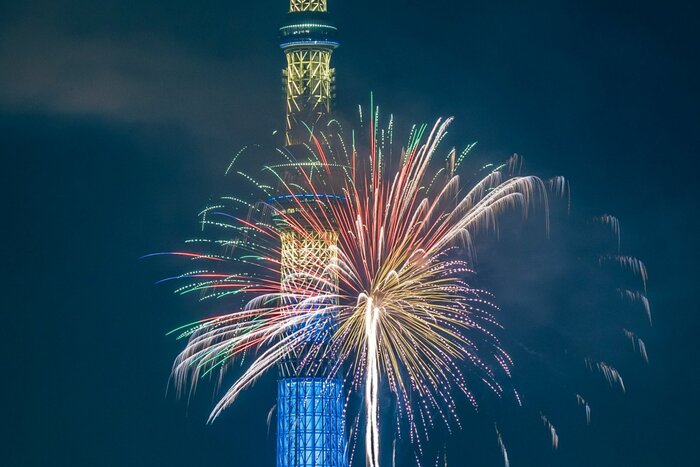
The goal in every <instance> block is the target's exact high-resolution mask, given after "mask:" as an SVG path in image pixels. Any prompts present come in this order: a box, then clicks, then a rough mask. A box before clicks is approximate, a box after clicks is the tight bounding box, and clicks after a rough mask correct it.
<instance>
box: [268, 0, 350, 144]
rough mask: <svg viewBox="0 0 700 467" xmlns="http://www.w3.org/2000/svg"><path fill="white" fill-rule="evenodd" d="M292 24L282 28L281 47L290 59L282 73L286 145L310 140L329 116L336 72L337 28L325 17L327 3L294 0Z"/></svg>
mask: <svg viewBox="0 0 700 467" xmlns="http://www.w3.org/2000/svg"><path fill="white" fill-rule="evenodd" d="M289 11H290V12H289V15H288V17H289V21H288V22H287V23H286V24H285V25H284V26H282V27H281V28H280V34H281V40H282V42H281V44H280V46H281V47H282V49H283V50H284V52H285V55H286V57H287V67H286V68H285V69H284V71H283V81H284V86H285V95H286V114H287V121H286V132H285V134H286V144H287V145H288V146H291V145H294V144H299V143H303V142H304V141H307V140H308V139H309V131H308V129H307V127H313V126H314V125H315V124H316V123H317V122H318V121H319V120H320V119H322V118H323V117H324V116H327V115H329V114H330V112H331V110H332V103H333V97H334V96H333V93H334V84H335V70H334V69H333V68H332V67H331V56H332V55H333V50H335V49H336V48H337V47H338V45H339V44H338V42H337V40H336V37H335V36H336V33H337V28H336V27H335V25H333V24H332V23H331V22H329V21H328V19H327V18H326V12H327V3H326V1H325V0H291V1H290V8H289Z"/></svg>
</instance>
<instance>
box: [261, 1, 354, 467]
mask: <svg viewBox="0 0 700 467" xmlns="http://www.w3.org/2000/svg"><path fill="white" fill-rule="evenodd" d="M327 12H328V4H327V0H290V4H289V14H288V21H287V22H286V23H285V24H284V25H283V26H282V27H281V28H280V32H281V44H280V46H281V48H282V50H283V51H284V53H285V56H286V58H287V67H286V69H285V70H284V73H283V76H284V83H285V93H286V131H285V143H286V145H287V146H289V147H290V150H293V149H294V148H293V146H295V145H297V144H300V143H303V142H305V141H308V140H309V136H310V130H311V129H312V128H313V127H314V125H316V124H318V123H319V122H321V121H323V119H325V118H327V117H328V116H329V115H330V113H331V111H332V103H333V98H334V81H335V70H334V69H333V68H332V67H331V56H332V54H333V51H334V50H335V49H336V48H337V47H338V45H339V44H338V42H337V40H336V38H335V37H336V32H337V29H336V27H335V26H334V25H333V24H332V23H331V22H329V21H328V19H327ZM271 202H272V204H273V205H275V206H276V207H277V209H278V210H279V211H284V212H285V214H286V215H287V216H290V215H291V216H293V213H294V211H295V210H296V209H297V207H298V205H299V203H308V205H309V206H310V209H325V208H326V207H327V204H328V203H331V202H343V199H342V198H341V197H338V196H334V195H332V194H325V195H312V196H310V195H304V194H298V195H285V196H281V197H278V198H274V199H272V200H271ZM324 206H325V207H324ZM297 220H298V221H301V220H300V219H297ZM281 232H282V233H281V235H280V241H281V258H280V260H281V274H282V284H283V288H288V290H290V291H291V290H295V291H300V290H309V291H316V292H317V293H318V292H319V282H318V281H315V280H314V279H313V278H314V277H318V276H319V275H321V274H325V272H324V271H326V270H328V268H327V266H328V265H329V264H330V263H332V262H333V261H335V260H336V259H337V250H336V249H335V246H336V245H337V243H338V233H337V229H335V227H334V226H333V225H331V223H329V224H328V225H326V226H325V227H324V228H323V229H319V228H318V226H316V228H315V229H311V228H310V227H309V228H308V230H305V229H301V231H300V229H298V228H295V229H292V228H284V226H282V228H281ZM324 279H325V280H324V281H322V282H323V284H324V285H323V286H322V287H325V288H326V291H327V292H333V290H327V289H328V288H329V287H330V288H333V287H335V288H336V290H337V280H334V278H332V277H330V278H329V277H325V278H324ZM329 284H330V285H329ZM334 284H335V285H334ZM321 292H323V291H321ZM326 305H329V306H326ZM315 306H317V307H319V308H321V309H323V308H326V309H332V303H330V304H325V305H324V304H323V303H321V304H317V305H315ZM307 311H309V310H307ZM310 311H312V313H310V316H312V318H311V319H310V320H309V322H306V323H304V324H303V326H304V331H305V336H306V337H305V340H306V342H305V349H304V351H303V352H301V354H300V355H290V357H289V359H288V360H287V361H286V362H284V364H283V365H282V366H281V377H280V379H279V381H278V392H277V467H347V466H348V455H347V440H346V435H345V404H344V401H345V398H344V395H343V381H342V379H341V378H340V377H339V376H335V375H336V372H334V371H333V370H332V368H333V362H324V361H322V359H320V358H316V357H318V356H320V355H323V349H324V348H325V347H326V346H328V345H329V342H330V338H331V336H332V333H333V331H334V329H335V326H336V323H335V319H334V317H333V315H332V314H329V313H327V312H322V310H319V313H318V315H316V314H315V313H314V312H313V311H314V310H310ZM310 356H311V357H310ZM336 370H337V369H336Z"/></svg>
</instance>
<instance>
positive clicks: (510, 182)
mask: <svg viewBox="0 0 700 467" xmlns="http://www.w3.org/2000/svg"><path fill="white" fill-rule="evenodd" d="M378 122H379V117H378V111H376V112H374V113H373V114H372V115H371V118H370V122H369V125H368V126H369V128H368V132H369V144H368V145H367V149H366V150H362V149H360V148H359V145H357V144H356V136H355V134H354V132H353V133H351V134H350V135H349V136H350V137H349V138H348V137H344V133H343V131H342V129H340V128H339V125H338V127H337V128H333V130H332V131H330V132H329V133H328V134H324V133H319V134H317V135H311V137H310V139H309V144H308V145H307V146H306V147H305V148H304V150H303V151H295V152H294V153H291V152H289V151H287V150H285V149H281V150H277V155H278V156H279V158H280V162H279V163H276V164H269V165H266V166H264V167H263V168H262V171H261V173H262V175H261V176H251V175H249V174H248V173H244V172H242V171H238V170H237V169H236V167H237V161H238V159H239V158H240V156H242V155H244V154H245V152H242V153H240V154H239V155H238V156H237V157H236V159H234V161H233V162H232V163H231V166H230V167H229V169H228V171H227V173H229V174H236V175H237V176H239V177H240V179H241V180H242V182H243V183H246V184H248V185H250V186H252V187H254V189H255V190H257V191H258V192H259V193H260V197H259V199H257V200H251V201H249V200H245V199H241V198H238V197H223V198H221V199H220V200H219V202H217V203H216V204H214V205H212V206H210V207H208V208H207V209H205V210H204V211H202V213H201V221H202V225H203V227H205V228H207V231H210V230H211V229H212V228H213V229H215V230H214V231H216V232H219V234H220V235H221V236H220V237H218V238H205V239H194V240H191V241H190V242H189V243H190V244H192V245H193V249H194V250H195V251H185V252H175V253H170V254H173V255H179V256H183V257H188V258H190V260H191V261H192V262H193V264H196V265H197V266H196V267H195V268H193V270H192V271H190V272H187V273H185V274H182V275H180V276H177V277H174V278H170V279H166V280H177V281H182V282H183V284H182V285H181V286H180V287H179V288H177V290H176V291H177V292H178V293H180V294H197V295H198V296H199V297H200V298H201V299H223V298H225V297H232V296H236V297H240V298H241V302H242V303H243V304H242V306H240V307H237V308H236V309H233V310H231V311H229V312H225V313H222V314H220V315H217V316H215V317H211V318H208V319H205V320H202V321H197V322H195V323H192V324H189V325H186V326H183V327H181V328H178V329H177V330H175V331H173V333H174V334H175V335H177V337H178V338H180V339H187V345H186V347H185V349H184V350H183V351H182V353H181V354H180V355H179V356H178V357H177V359H176V360H175V363H174V366H173V378H174V382H175V386H176V388H177V391H178V394H184V393H185V392H187V391H191V390H194V389H195V388H196V385H197V382H198V381H199V380H200V379H201V378H203V377H207V376H216V377H218V380H219V382H221V381H222V377H223V375H224V373H225V372H226V370H227V369H229V368H230V367H231V365H232V363H234V362H235V361H237V360H239V359H242V357H243V356H244V355H247V356H248V359H247V360H246V361H248V362H249V363H247V365H246V366H245V369H244V370H243V372H242V374H240V375H238V377H237V378H236V379H235V381H234V382H233V384H232V385H230V386H229V387H228V388H227V389H226V391H225V393H224V395H223V396H222V397H221V398H220V400H219V401H218V403H217V404H216V406H215V407H214V409H213V411H212V413H211V415H210V421H213V420H214V419H216V418H217V417H218V416H219V415H220V414H221V413H222V411H224V410H225V409H226V408H227V407H228V406H230V405H231V404H232V403H233V402H234V401H235V400H236V398H237V397H238V396H239V395H240V393H241V392H242V391H243V390H245V389H246V388H248V387H250V386H251V385H252V384H253V383H254V382H255V381H256V380H257V379H258V378H259V377H260V376H261V375H263V374H264V373H265V372H267V371H268V370H270V369H272V368H276V367H283V368H285V371H286V372H287V373H288V374H295V373H296V374H298V373H302V372H304V373H305V374H308V373H310V372H311V373H314V372H315V373H317V374H323V375H324V376H327V377H329V378H332V377H338V376H341V377H343V378H344V379H345V381H346V385H347V387H350V388H352V389H353V391H354V392H355V393H357V394H359V395H361V396H362V397H363V416H364V419H365V422H366V423H365V426H366V429H365V436H364V442H365V448H366V461H367V465H370V466H372V467H375V466H378V465H379V462H380V455H379V452H380V436H379V421H380V419H379V393H380V388H381V387H382V385H386V387H388V388H389V390H390V391H391V393H392V394H393V395H394V399H395V401H396V406H397V410H396V413H397V428H398V429H399V431H400V425H401V423H402V422H401V421H402V420H403V421H406V422H407V426H408V436H409V438H410V440H411V442H414V443H415V444H416V445H417V446H418V447H419V448H418V449H419V450H420V449H421V448H420V445H421V442H422V440H425V439H427V438H428V436H429V431H430V428H431V427H433V426H434V425H435V424H436V423H443V424H444V425H445V426H446V427H448V429H449V427H451V426H453V425H455V424H456V425H458V426H459V423H460V421H459V417H458V415H457V401H456V400H455V396H456V395H457V394H463V395H464V396H465V397H466V399H467V400H469V401H470V403H471V404H472V405H473V406H474V407H477V406H478V400H477V398H476V397H475V395H474V392H473V389H472V388H473V387H474V386H475V385H483V386H485V387H487V388H489V390H491V391H492V392H493V393H495V394H497V395H498V396H499V397H501V396H504V395H506V394H509V395H510V396H512V397H513V399H514V400H515V401H517V402H518V403H519V402H520V396H519V395H518V393H517V392H516V391H515V389H514V388H512V387H511V385H510V384H509V383H508V380H509V377H510V375H511V367H512V359H511V357H510V355H509V354H508V352H507V351H506V350H505V349H504V348H503V346H502V345H501V343H500V340H499V338H498V334H499V331H500V325H499V324H498V319H497V314H498V312H499V310H498V308H497V306H496V305H495V304H494V303H493V301H492V297H491V295H490V294H489V293H488V292H487V291H484V290H480V289H478V288H475V287H473V286H471V285H470V283H469V278H470V277H471V276H472V275H473V273H474V272H473V269H472V265H471V261H470V258H471V256H470V253H471V252H472V250H473V247H474V241H475V239H476V238H477V236H478V234H479V233H480V232H488V231H494V230H495V229H497V221H498V218H499V217H500V216H501V215H502V214H503V213H505V212H507V211H513V210H517V211H519V212H521V213H522V214H523V215H527V214H528V212H529V211H530V210H532V209H533V208H538V209H541V210H542V211H543V212H544V213H545V216H544V217H545V219H546V218H547V216H548V214H547V211H548V194H551V193H555V194H557V195H561V194H563V193H564V191H565V190H566V183H565V181H564V180H563V179H562V178H555V179H553V180H550V181H549V182H545V181H543V180H541V179H539V178H537V177H534V176H522V175H520V174H519V166H520V162H519V159H518V158H517V157H514V158H512V159H511V160H509V161H508V162H507V163H506V164H504V165H502V166H500V167H494V168H488V169H486V170H484V171H483V173H482V176H480V177H479V178H478V179H477V181H476V182H475V183H472V184H467V186H465V184H464V183H463V182H461V180H460V175H459V174H460V166H461V164H462V162H463V161H464V160H465V158H466V156H467V155H468V153H469V151H470V150H471V149H472V147H473V145H470V146H468V147H467V148H466V149H465V150H464V151H463V152H461V153H458V152H457V151H455V150H448V151H442V149H441V142H442V141H443V139H444V137H445V135H446V133H447V130H448V128H449V125H450V123H451V120H450V119H448V120H445V121H438V122H437V123H436V124H435V125H434V126H433V127H432V128H430V129H429V128H428V127H426V126H421V127H414V129H413V130H412V131H411V133H410V135H409V138H408V141H407V143H406V145H405V146H404V147H403V148H402V149H401V150H397V149H395V148H394V144H393V139H394V135H393V118H392V119H390V121H389V124H388V126H387V127H386V128H384V129H380V128H379V125H378ZM335 125H337V122H331V126H335ZM345 136H348V135H345ZM346 140H347V142H346ZM601 220H602V221H603V222H607V223H610V222H614V226H615V228H616V229H617V230H616V232H619V227H616V226H617V223H616V220H615V219H614V218H612V217H604V218H601ZM618 235H619V233H618ZM309 249H315V251H314V252H313V253H314V254H311V255H310V254H306V253H308V250H309ZM198 250H203V251H209V252H208V253H201V252H198ZM211 251H215V253H211ZM302 253H303V254H302ZM310 258H311V260H310ZM604 261H617V262H619V263H620V264H621V265H622V266H623V267H627V268H632V269H635V268H636V270H642V271H643V265H641V263H637V262H635V261H636V260H634V259H633V258H625V257H619V256H618V257H611V258H603V259H601V262H604ZM640 268H642V269H640ZM643 273H644V275H645V274H646V271H643ZM621 293H622V294H623V295H624V296H626V297H628V298H630V299H636V298H638V296H637V295H636V294H639V292H632V291H623V292H621ZM626 336H627V337H628V339H630V340H631V341H632V343H633V346H634V348H635V349H639V352H640V353H641V352H644V355H646V350H645V347H644V344H643V342H642V341H641V340H640V339H639V338H638V337H636V335H634V334H632V333H631V332H630V331H626ZM586 364H587V365H588V366H589V367H590V368H592V369H593V368H595V369H597V370H599V371H600V372H601V373H602V374H603V375H604V376H605V377H606V378H607V379H608V381H609V382H610V383H611V384H613V383H614V384H619V385H620V386H622V387H623V388H624V385H623V383H622V378H621V376H620V375H619V373H618V372H617V370H615V369H614V368H612V367H610V366H608V365H607V364H605V363H602V362H601V363H599V362H592V361H587V362H586ZM578 397H579V402H581V401H583V399H582V398H581V397H580V396H578ZM582 403H584V404H585V406H586V411H587V416H588V417H590V408H589V407H588V404H587V403H586V402H585V401H583V402H582ZM542 419H543V420H544V421H545V424H546V425H547V426H548V429H549V430H550V431H551V433H552V439H553V441H552V442H553V445H554V446H555V447H556V445H557V444H558V436H557V435H556V430H555V428H554V426H553V425H552V424H551V423H550V422H549V420H547V419H546V418H545V417H544V416H542ZM358 420H359V415H358ZM498 436H499V444H500V446H501V448H502V450H503V454H504V458H505V459H506V463H508V461H507V453H506V450H505V446H504V445H503V441H502V438H501V435H500V432H499V434H498Z"/></svg>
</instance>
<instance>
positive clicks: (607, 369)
mask: <svg viewBox="0 0 700 467" xmlns="http://www.w3.org/2000/svg"><path fill="white" fill-rule="evenodd" d="M586 366H587V367H588V369H589V370H591V371H593V369H597V370H598V371H600V373H601V374H602V375H603V376H604V377H605V380H606V381H607V382H608V384H609V385H610V387H612V386H613V385H615V384H617V385H618V386H620V389H621V390H622V392H626V389H625V382H624V381H623V380H622V376H621V375H620V372H619V371H618V370H617V369H616V368H614V367H612V366H610V365H608V364H607V363H605V362H594V361H593V360H591V359H586Z"/></svg>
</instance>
